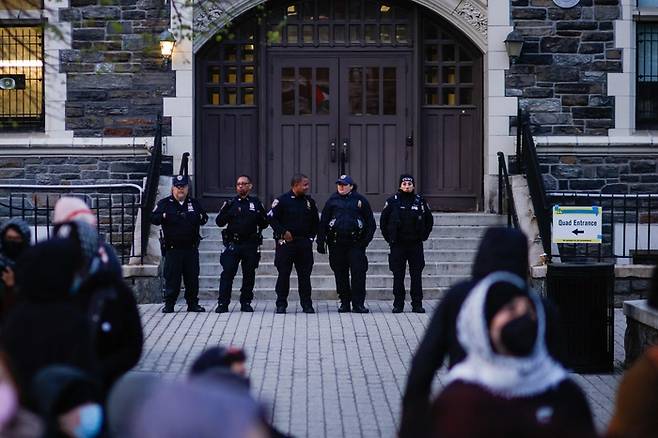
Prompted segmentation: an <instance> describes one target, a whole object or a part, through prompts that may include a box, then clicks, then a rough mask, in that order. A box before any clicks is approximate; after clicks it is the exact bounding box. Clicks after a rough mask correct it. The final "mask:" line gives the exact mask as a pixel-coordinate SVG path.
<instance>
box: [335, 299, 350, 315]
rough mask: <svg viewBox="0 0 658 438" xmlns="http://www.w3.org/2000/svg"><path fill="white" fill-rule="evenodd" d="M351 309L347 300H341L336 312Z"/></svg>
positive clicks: (348, 311) (344, 311) (346, 311)
mask: <svg viewBox="0 0 658 438" xmlns="http://www.w3.org/2000/svg"><path fill="white" fill-rule="evenodd" d="M351 311H352V308H351V307H350V303H349V301H343V302H342V303H340V307H339V308H338V313H350V312H351Z"/></svg>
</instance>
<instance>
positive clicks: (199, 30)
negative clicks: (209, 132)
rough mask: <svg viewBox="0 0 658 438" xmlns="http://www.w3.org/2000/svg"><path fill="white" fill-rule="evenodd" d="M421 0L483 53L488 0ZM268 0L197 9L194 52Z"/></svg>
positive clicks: (419, 0)
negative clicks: (220, 31)
mask: <svg viewBox="0 0 658 438" xmlns="http://www.w3.org/2000/svg"><path fill="white" fill-rule="evenodd" d="M409 1H410V2H411V3H417V4H419V5H421V6H424V7H425V8H427V9H428V10H430V11H432V12H434V13H436V14H438V15H439V16H440V17H442V18H443V19H445V20H446V21H448V22H449V23H452V24H453V25H455V26H456V27H457V28H458V29H460V30H461V31H462V32H464V34H465V35H466V36H467V37H468V38H469V39H470V40H471V41H472V42H473V44H475V45H476V46H477V47H478V49H480V51H481V52H482V53H486V51H487V6H486V0H441V1H437V0H409ZM265 2H266V0H233V1H225V2H220V3H219V7H217V8H215V9H212V8H208V9H206V10H203V11H201V9H199V8H197V9H195V10H194V24H193V28H194V34H195V36H194V53H196V52H198V51H199V50H200V49H201V48H202V47H203V46H204V45H205V44H206V43H207V42H208V40H210V38H212V37H213V35H215V33H217V31H218V30H220V29H221V28H222V27H223V26H224V25H225V24H226V23H227V22H228V21H227V17H232V18H236V17H239V16H240V15H242V14H243V13H245V12H247V11H249V10H250V9H252V8H254V7H256V6H258V5H260V4H262V3H265Z"/></svg>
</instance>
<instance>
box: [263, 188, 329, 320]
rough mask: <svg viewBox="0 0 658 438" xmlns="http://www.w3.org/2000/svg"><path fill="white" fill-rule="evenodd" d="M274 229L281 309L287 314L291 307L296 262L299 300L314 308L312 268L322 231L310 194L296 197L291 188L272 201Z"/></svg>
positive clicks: (270, 213) (275, 263)
mask: <svg viewBox="0 0 658 438" xmlns="http://www.w3.org/2000/svg"><path fill="white" fill-rule="evenodd" d="M267 216H268V219H269V221H270V225H271V226H272V230H273V231H274V239H275V240H276V251H275V255H274V266H276V269H277V271H278V272H279V276H278V277H277V279H276V296H277V298H276V307H277V312H279V313H284V312H285V309H286V307H287V306H288V294H289V292H290V273H291V272H292V267H293V264H294V265H295V270H296V271H297V282H298V290H299V300H300V304H301V305H302V309H304V311H305V312H308V313H311V312H312V311H313V301H312V300H311V271H312V270H313V239H314V238H315V236H316V234H317V232H318V222H319V218H318V208H317V207H316V205H315V201H314V200H313V199H312V198H311V197H310V196H308V195H300V196H296V195H295V193H294V192H293V191H292V190H290V191H289V192H287V193H284V194H283V195H281V196H279V197H278V198H276V199H275V200H274V202H272V208H271V209H270V211H269V212H268V213H267ZM286 231H289V232H290V234H292V237H293V240H291V241H290V242H286V241H285V240H284V239H283V235H284V234H285V232H286Z"/></svg>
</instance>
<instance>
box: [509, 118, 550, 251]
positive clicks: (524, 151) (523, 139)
mask: <svg viewBox="0 0 658 438" xmlns="http://www.w3.org/2000/svg"><path fill="white" fill-rule="evenodd" d="M516 125H517V134H516V151H517V155H516V159H517V166H518V169H519V171H520V172H523V173H525V175H526V178H527V182H528V190H529V191H530V197H531V198H532V206H533V208H534V211H535V217H536V218H537V226H538V228H539V236H540V237H541V243H542V246H543V247H544V252H545V253H546V254H547V255H548V256H549V257H550V255H551V206H550V204H549V202H548V199H547V198H546V189H545V188H544V179H543V177H542V173H541V168H540V166H539V159H538V158H537V149H536V148H535V141H534V139H533V138H532V132H531V130H530V121H529V118H528V115H527V113H526V112H524V111H522V110H521V108H520V107H519V109H518V112H517V118H516Z"/></svg>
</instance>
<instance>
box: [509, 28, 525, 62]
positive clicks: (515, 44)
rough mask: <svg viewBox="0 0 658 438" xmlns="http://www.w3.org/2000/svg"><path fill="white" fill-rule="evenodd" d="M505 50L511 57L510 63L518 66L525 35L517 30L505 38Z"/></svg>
mask: <svg viewBox="0 0 658 438" xmlns="http://www.w3.org/2000/svg"><path fill="white" fill-rule="evenodd" d="M505 49H506V50H507V56H509V59H510V62H511V63H512V64H516V61H518V60H519V57H520V56H521V51H522V50H523V35H521V34H520V33H519V32H517V31H516V30H513V31H511V32H510V33H509V34H508V35H507V38H505Z"/></svg>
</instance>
